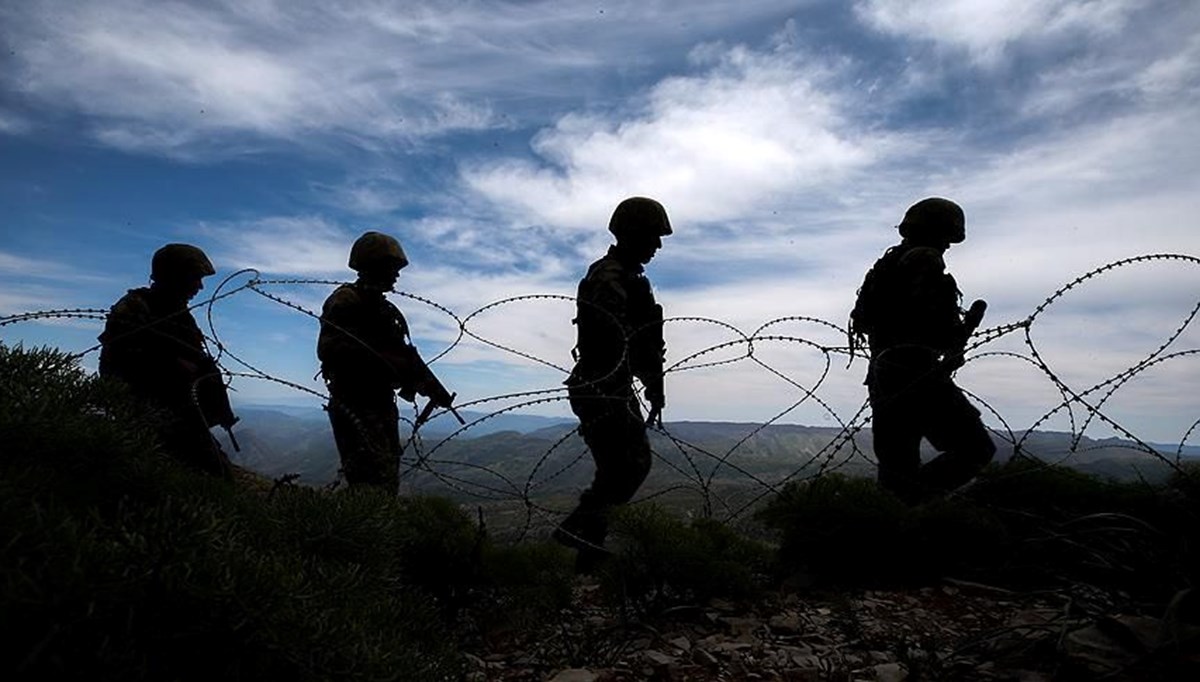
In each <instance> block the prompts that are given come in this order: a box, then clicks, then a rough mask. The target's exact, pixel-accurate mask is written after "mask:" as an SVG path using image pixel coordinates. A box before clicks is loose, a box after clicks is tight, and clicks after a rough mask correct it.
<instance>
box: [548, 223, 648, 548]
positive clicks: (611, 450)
mask: <svg viewBox="0 0 1200 682" xmlns="http://www.w3.org/2000/svg"><path fill="white" fill-rule="evenodd" d="M577 300H578V304H577V305H578V317H576V319H575V322H576V324H577V325H578V344H577V346H576V351H577V354H578V361H577V362H576V364H575V368H574V370H573V371H572V372H571V377H570V378H569V379H568V380H567V385H568V387H569V388H568V391H569V395H570V401H571V410H572V411H573V412H574V413H575V415H576V416H577V417H579V432H580V435H582V436H583V439H584V442H586V443H587V445H588V448H589V449H590V450H591V452H592V459H593V460H594V461H595V465H596V473H595V478H594V479H593V481H592V485H591V487H589V488H588V489H587V490H585V491H584V492H583V494H582V495H581V496H580V498H579V506H578V507H577V508H576V509H575V510H574V511H573V512H572V513H571V515H570V516H568V517H567V519H566V520H564V521H563V523H562V524H561V530H562V531H565V532H566V533H570V534H571V535H573V536H575V537H576V538H578V539H580V540H582V541H583V543H588V544H591V545H595V546H597V547H599V546H602V545H603V544H604V538H605V536H606V535H607V531H608V519H607V516H608V512H609V511H610V510H611V509H612V508H613V507H615V506H617V505H620V504H624V503H625V502H628V501H629V500H630V499H632V498H633V495H634V493H636V492H637V490H638V488H639V487H640V486H641V485H642V482H643V481H645V480H646V476H647V474H649V472H650V443H649V441H648V440H647V438H646V423H645V421H644V418H643V416H642V411H641V409H640V407H639V405H638V399H637V396H636V395H635V393H634V389H633V378H634V377H635V376H636V377H637V378H638V379H640V380H641V381H642V384H643V385H644V386H645V387H646V394H647V396H648V397H651V396H658V397H659V400H660V401H661V396H662V394H663V355H664V350H665V346H664V344H663V336H662V319H663V318H662V306H660V305H658V304H657V303H655V301H654V293H653V292H652V291H651V289H650V281H649V280H648V279H646V276H645V274H644V270H643V268H642V265H641V264H640V263H637V262H631V261H630V260H629V259H625V258H622V257H621V252H620V250H619V247H615V246H614V247H612V248H610V249H609V252H608V254H607V255H605V256H604V257H603V258H601V259H600V260H598V261H596V262H595V263H593V264H592V265H591V267H589V268H588V271H587V275H586V276H585V277H584V278H583V280H582V281H581V282H580V283H579V293H578V297H577ZM660 404H661V402H660ZM583 543H574V544H583ZM568 544H573V543H570V542H568ZM584 546H586V545H584Z"/></svg>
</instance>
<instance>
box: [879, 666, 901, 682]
mask: <svg viewBox="0 0 1200 682" xmlns="http://www.w3.org/2000/svg"><path fill="white" fill-rule="evenodd" d="M874 670H875V682H904V680H907V679H908V671H907V670H905V669H904V666H902V665H900V664H899V663H883V664H880V665H877V666H875V668H874Z"/></svg>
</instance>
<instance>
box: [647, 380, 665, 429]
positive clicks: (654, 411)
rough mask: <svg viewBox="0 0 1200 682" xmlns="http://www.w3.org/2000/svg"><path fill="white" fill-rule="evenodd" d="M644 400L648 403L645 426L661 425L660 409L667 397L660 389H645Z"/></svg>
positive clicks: (661, 409)
mask: <svg viewBox="0 0 1200 682" xmlns="http://www.w3.org/2000/svg"><path fill="white" fill-rule="evenodd" d="M646 402H648V403H650V414H648V415H646V426H651V425H654V426H658V427H660V428H661V427H662V411H663V407H666V404H667V397H666V396H665V395H663V392H662V390H661V389H660V390H655V389H651V388H647V389H646Z"/></svg>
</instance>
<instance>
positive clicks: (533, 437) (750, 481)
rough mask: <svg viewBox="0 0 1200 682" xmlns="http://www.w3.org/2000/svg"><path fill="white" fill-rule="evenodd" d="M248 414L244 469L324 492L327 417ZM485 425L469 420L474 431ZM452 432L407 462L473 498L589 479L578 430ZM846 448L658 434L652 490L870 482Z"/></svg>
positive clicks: (332, 453)
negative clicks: (460, 484) (833, 477)
mask: <svg viewBox="0 0 1200 682" xmlns="http://www.w3.org/2000/svg"><path fill="white" fill-rule="evenodd" d="M239 413H240V414H241V416H242V422H241V423H240V424H239V426H238V428H237V434H238V440H239V442H240V444H241V446H242V452H241V453H236V454H235V457H236V459H237V461H238V462H239V463H240V464H242V465H243V466H245V467H247V468H249V469H251V470H254V471H257V472H259V473H262V474H263V475H265V476H269V477H271V478H278V477H280V476H283V475H286V474H297V475H299V477H300V478H299V480H300V481H301V482H303V483H305V484H308V485H318V486H319V485H326V484H329V483H330V482H332V481H333V480H334V479H335V478H336V476H337V469H338V462H337V452H336V450H335V449H334V446H333V435H332V433H331V432H330V430H329V425H328V420H327V419H326V417H325V414H324V412H322V411H320V410H319V409H311V408H310V409H307V410H296V411H293V412H292V413H291V414H287V413H284V412H282V411H279V410H278V409H268V408H258V407H246V408H240V409H239ZM482 416H484V415H481V414H473V413H467V414H465V415H464V417H465V418H466V419H467V420H468V422H469V423H470V422H473V421H475V420H477V419H479V418H480V417H482ZM447 421H448V420H446V419H443V420H439V421H435V422H433V423H432V424H431V425H430V426H428V427H426V428H425V429H422V431H421V437H422V438H421V442H420V444H419V449H418V448H414V447H410V448H409V450H408V453H407V454H408V456H409V458H410V461H411V460H413V459H415V458H416V457H417V456H418V455H417V453H418V452H424V453H427V452H429V451H431V450H432V451H433V455H432V456H433V458H434V460H435V462H433V463H429V464H428V467H429V468H431V469H433V470H434V471H436V472H438V473H442V474H446V475H451V476H454V477H455V479H456V480H457V479H459V478H461V479H464V480H465V481H466V482H467V483H468V488H469V484H470V483H476V484H482V485H491V484H494V483H495V482H496V481H497V480H502V481H504V482H506V484H507V483H511V484H512V486H513V487H515V488H517V489H519V490H521V491H525V490H526V485H527V484H528V486H529V492H530V493H531V494H535V495H559V494H566V493H574V492H577V491H578V490H579V489H581V488H582V487H583V486H586V485H587V482H588V481H589V480H590V476H591V464H590V460H588V458H587V457H586V456H583V457H581V456H580V455H581V453H583V451H584V445H583V441H582V439H580V438H579V437H578V436H577V435H571V432H572V431H573V430H574V428H575V426H576V423H575V422H574V420H567V419H555V418H551V417H538V416H534V415H512V414H505V415H500V416H498V417H496V418H492V419H488V420H485V421H483V422H482V423H480V424H479V425H476V426H472V427H471V428H469V429H466V430H465V431H464V432H462V433H461V434H458V435H455V436H454V437H453V438H450V440H447V441H446V442H444V443H443V442H442V441H443V440H445V439H446V438H447V437H449V436H451V434H452V431H449V430H447V429H448V428H449V427H447V426H446V423H447ZM455 426H457V424H455ZM1015 435H1016V437H1017V438H1018V439H1022V441H1023V443H1022V452H1023V453H1024V454H1026V455H1029V456H1034V457H1038V458H1040V459H1042V460H1043V461H1046V462H1054V463H1062V464H1064V465H1066V466H1069V467H1071V468H1073V469H1076V470H1079V471H1082V472H1085V473H1089V474H1093V475H1097V476H1101V477H1107V478H1113V479H1116V480H1123V481H1136V480H1147V481H1151V482H1162V481H1165V480H1166V479H1167V477H1168V476H1169V475H1170V473H1171V469H1170V467H1168V466H1167V465H1166V464H1164V463H1163V462H1161V461H1159V460H1157V459H1155V458H1154V457H1152V456H1150V455H1148V454H1147V453H1146V452H1144V451H1143V450H1141V449H1139V448H1138V447H1137V446H1136V444H1134V443H1132V442H1129V441H1123V440H1120V439H1106V440H1096V439H1092V438H1088V437H1084V438H1081V439H1078V440H1076V439H1074V438H1073V437H1072V436H1071V434H1067V433H1060V432H1049V431H1047V432H1033V433H1029V434H1025V433H1017V434H1015ZM564 438H565V440H563V439H564ZM997 438H998V439H999V437H997ZM841 439H842V430H841V429H838V428H830V427H815V426H800V425H789V424H772V425H769V426H766V427H765V428H764V427H762V426H761V425H759V424H750V423H738V422H689V421H681V422H667V423H666V424H665V425H664V429H663V433H652V434H651V446H652V447H653V448H654V450H655V452H656V453H658V455H659V457H660V458H661V459H660V461H659V465H658V466H656V467H655V469H654V471H653V472H652V474H651V478H650V479H649V481H648V482H647V489H648V490H657V489H663V488H667V487H671V486H674V485H680V484H694V485H700V484H701V483H702V482H707V481H709V480H710V479H711V481H712V482H714V483H718V484H722V485H724V486H727V487H730V486H732V487H739V486H744V487H747V488H758V487H761V485H762V483H764V482H765V483H776V482H778V481H781V480H785V479H787V478H789V477H793V476H795V475H797V474H799V475H800V476H802V477H805V476H807V475H810V474H811V473H812V472H813V471H815V470H816V468H817V467H818V466H820V465H821V464H822V462H826V461H827V460H828V461H831V462H832V463H835V464H836V465H837V469H838V470H839V471H842V472H844V473H849V474H851V475H860V476H871V475H873V474H874V468H873V465H872V464H871V459H872V458H873V449H872V447H871V430H870V428H869V427H868V428H865V429H863V430H862V431H860V432H859V433H858V434H857V435H856V436H855V438H854V447H856V448H857V450H858V453H857V454H856V453H854V451H853V449H852V448H851V446H850V445H849V444H846V443H841V447H840V448H836V449H833V448H831V444H833V443H840V442H841ZM560 441H561V442H560ZM1152 445H1153V446H1154V447H1155V448H1156V449H1157V450H1158V451H1159V452H1161V453H1163V454H1164V455H1165V456H1167V457H1168V458H1171V459H1173V458H1174V456H1175V452H1176V450H1177V449H1178V446H1170V445H1164V444H1152ZM927 454H928V455H929V456H932V453H927ZM1012 454H1013V448H1012V446H1011V445H1008V446H1007V447H1006V446H1005V445H1004V444H1003V442H1001V443H1000V448H999V451H998V453H997V457H996V460H997V463H1003V462H1005V461H1007V460H1008V459H1009V458H1010V457H1011V456H1012ZM1183 454H1184V456H1187V457H1200V447H1197V446H1188V447H1185V448H1184V449H1183ZM818 455H819V456H820V457H819V458H818ZM814 459H815V460H816V461H814ZM479 467H483V468H485V469H488V470H490V472H491V473H488V472H484V471H481V470H480V469H479ZM497 475H498V476H499V478H497ZM756 479H757V480H756ZM413 485H414V486H416V489H418V490H429V491H433V492H438V493H439V494H450V495H462V494H464V493H463V491H462V490H460V489H457V488H454V487H448V486H446V485H442V484H439V481H438V479H437V478H436V477H433V476H429V475H424V476H418V477H417V478H416V481H414V482H413Z"/></svg>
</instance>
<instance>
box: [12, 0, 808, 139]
mask: <svg viewBox="0 0 1200 682" xmlns="http://www.w3.org/2000/svg"><path fill="white" fill-rule="evenodd" d="M720 6H721V3H719V2H717V1H716V0H708V1H707V2H704V3H686V4H680V5H678V6H676V5H673V4H671V3H667V4H664V5H654V6H645V5H644V4H642V3H634V2H617V3H608V5H607V7H606V9H607V10H608V11H607V12H603V11H601V12H600V13H597V10H596V8H594V7H592V6H586V7H585V6H576V5H570V4H566V3H557V2H533V3H508V2H478V3H466V4H456V5H454V6H446V5H444V4H443V3H436V2H430V3H420V2H404V3H398V2H396V3H393V2H370V3H353V4H348V5H347V4H337V3H334V4H329V3H277V2H271V1H263V2H254V3H242V2H236V3H235V2H221V3H188V2H166V3H146V2H141V1H139V0H103V1H94V2H54V1H48V2H45V3H38V4H36V5H32V6H25V7H10V8H7V9H6V10H5V11H4V18H5V25H6V28H5V29H4V30H3V35H4V37H5V38H6V39H7V40H8V41H9V42H10V43H11V45H12V46H13V48H14V49H13V56H14V58H13V60H12V62H13V68H11V69H9V70H8V73H7V74H6V76H5V77H4V80H5V81H7V82H8V83H9V84H10V86H11V87H13V88H14V89H15V90H16V91H19V92H22V93H25V94H26V95H28V96H30V97H31V98H32V99H33V100H34V101H37V102H40V103H42V104H43V105H49V106H51V107H53V108H54V109H55V110H57V111H68V112H79V113H82V114H84V115H85V116H86V117H88V118H87V119H86V120H88V121H89V123H90V124H93V125H95V126H96V128H97V135H98V137H99V139H100V140H101V141H103V142H105V143H107V144H113V145H115V146H117V147H119V148H122V149H127V150H137V151H158V152H161V153H167V154H171V155H175V156H183V157H187V156H195V155H197V153H198V152H197V151H196V150H195V149H190V148H192V147H200V148H203V150H204V152H205V154H208V155H214V154H217V153H219V151H220V148H221V147H228V148H229V149H232V150H234V151H237V150H239V149H241V145H242V144H244V142H245V140H243V139H241V138H240V137H239V136H240V135H243V134H250V135H252V136H255V137H259V138H264V139H285V140H289V141H293V142H297V141H300V142H303V141H307V138H306V136H308V135H310V134H312V133H322V134H329V133H334V134H338V135H341V136H342V137H343V138H344V139H348V140H353V141H355V142H356V143H358V144H361V145H364V146H367V147H375V146H380V145H382V146H383V147H389V146H391V145H393V144H396V143H400V144H415V143H419V142H420V140H421V139H422V138H425V137H429V136H437V135H440V134H443V133H445V132H448V131H463V130H479V129H485V128H492V127H508V126H511V125H512V119H507V120H501V119H500V118H499V117H498V116H497V115H496V113H495V109H494V105H493V101H494V100H495V99H496V98H501V99H503V100H505V101H510V102H511V101H525V102H527V103H528V104H527V105H526V106H528V107H530V109H529V111H532V112H539V111H540V110H541V109H542V107H543V106H544V105H545V102H547V101H562V100H564V99H565V98H566V97H567V95H565V94H564V93H565V92H566V90H567V88H566V85H567V84H568V83H569V82H570V81H571V80H573V79H576V78H578V77H579V76H580V72H581V71H594V72H603V71H606V70H607V69H610V68H612V67H613V66H614V65H616V64H617V63H619V62H624V63H626V64H638V63H639V62H648V61H650V59H651V57H652V56H653V57H655V58H657V57H659V56H661V54H662V53H660V52H657V50H661V49H662V48H664V47H666V46H671V45H673V46H686V45H688V44H689V42H690V41H692V40H696V39H698V38H696V36H704V35H706V34H709V33H712V32H715V31H718V30H725V29H729V28H732V27H736V26H738V25H741V24H744V23H749V22H752V21H754V20H756V19H758V18H761V17H762V16H764V15H766V16H770V15H778V14H781V13H784V12H786V11H791V10H792V9H794V5H793V4H791V3H780V2H778V1H776V0H769V1H761V2H744V3H742V5H741V6H740V7H739V12H738V13H737V14H736V15H730V14H728V13H726V12H723V11H722V12H718V11H715V9H716V8H719V7H720ZM672 22H683V23H685V24H687V25H688V28H687V30H686V31H682V30H665V31H664V30H663V25H664V24H670V23H672ZM631 44H632V45H635V46H638V47H635V48H634V49H630V48H629V45H631ZM508 114H515V115H517V116H521V115H522V113H521V112H520V111H518V110H516V109H511V108H510V111H509V112H508ZM506 116H507V114H506Z"/></svg>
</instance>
